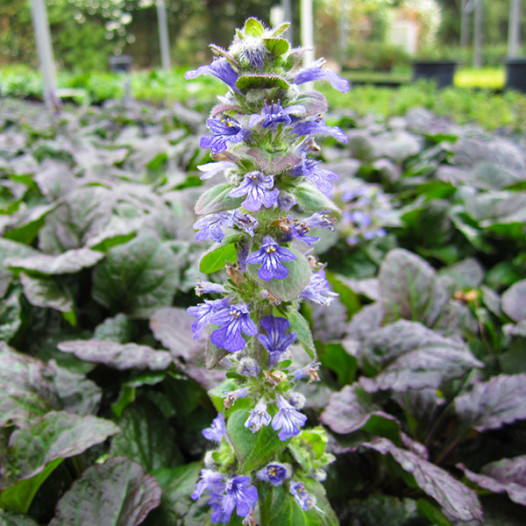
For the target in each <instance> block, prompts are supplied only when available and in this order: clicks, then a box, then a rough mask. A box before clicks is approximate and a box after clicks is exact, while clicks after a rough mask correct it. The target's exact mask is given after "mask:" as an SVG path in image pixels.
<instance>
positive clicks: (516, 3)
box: [508, 0, 521, 58]
mask: <svg viewBox="0 0 526 526" xmlns="http://www.w3.org/2000/svg"><path fill="white" fill-rule="evenodd" d="M520 30H521V2H520V0H511V2H510V18H509V21H508V57H509V58H518V56H519V53H520V45H521V36H520Z"/></svg>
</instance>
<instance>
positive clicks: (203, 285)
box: [195, 281, 226, 296]
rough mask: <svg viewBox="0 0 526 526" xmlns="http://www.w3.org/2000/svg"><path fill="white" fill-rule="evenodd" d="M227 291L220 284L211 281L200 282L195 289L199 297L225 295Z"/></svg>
mask: <svg viewBox="0 0 526 526" xmlns="http://www.w3.org/2000/svg"><path fill="white" fill-rule="evenodd" d="M225 292H226V289H225V287H224V286H223V285H220V284H219V283H212V282H211V281H199V282H198V283H197V285H196V287H195V293H196V295H197V296H202V295H203V294H214V293H215V294H224V293H225Z"/></svg>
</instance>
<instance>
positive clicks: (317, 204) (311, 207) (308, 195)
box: [293, 182, 341, 215]
mask: <svg viewBox="0 0 526 526" xmlns="http://www.w3.org/2000/svg"><path fill="white" fill-rule="evenodd" d="M293 193H294V195H295V196H296V199H297V200H298V204H299V205H300V206H301V207H302V208H304V209H305V210H306V211H309V212H317V211H319V210H330V211H331V212H335V213H336V214H338V215H339V214H340V213H341V211H340V209H339V208H338V206H337V205H336V204H335V203H334V202H333V201H332V199H329V198H328V197H327V196H326V195H325V194H322V193H321V192H320V191H319V190H318V189H317V188H316V187H315V186H314V185H312V184H310V183H308V182H305V183H300V184H298V185H297V186H295V187H294V189H293Z"/></svg>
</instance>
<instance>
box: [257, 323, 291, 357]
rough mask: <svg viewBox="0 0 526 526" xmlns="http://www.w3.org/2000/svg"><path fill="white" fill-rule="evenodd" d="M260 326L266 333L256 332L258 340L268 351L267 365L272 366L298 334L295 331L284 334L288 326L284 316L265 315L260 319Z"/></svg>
mask: <svg viewBox="0 0 526 526" xmlns="http://www.w3.org/2000/svg"><path fill="white" fill-rule="evenodd" d="M261 326H262V327H263V328H264V329H265V330H266V331H267V334H268V336H267V334H258V340H259V341H260V342H261V345H263V346H264V347H265V349H267V351H268V365H269V367H274V366H275V365H276V364H277V363H278V360H279V356H280V355H281V354H282V353H284V352H285V351H286V350H287V349H288V348H289V346H291V345H292V344H293V343H294V342H295V341H296V338H297V337H298V335H297V334H296V333H295V332H291V333H289V334H285V332H286V331H287V329H288V328H289V327H290V323H289V321H288V320H287V319H286V318H279V317H275V316H266V317H265V318H263V319H262V320H261Z"/></svg>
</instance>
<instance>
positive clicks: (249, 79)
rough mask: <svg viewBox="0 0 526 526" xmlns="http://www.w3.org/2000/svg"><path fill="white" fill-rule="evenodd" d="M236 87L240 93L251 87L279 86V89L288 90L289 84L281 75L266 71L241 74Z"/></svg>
mask: <svg viewBox="0 0 526 526" xmlns="http://www.w3.org/2000/svg"><path fill="white" fill-rule="evenodd" d="M236 87H237V88H238V89H239V90H240V91H241V92H242V93H247V92H248V91H250V90H253V89H272V88H279V89H281V90H288V89H289V87H290V86H289V83H288V82H287V81H286V80H285V79H284V78H283V77H280V76H279V75H272V74H270V73H267V74H263V75H242V76H241V77H239V78H238V79H237V81H236Z"/></svg>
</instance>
